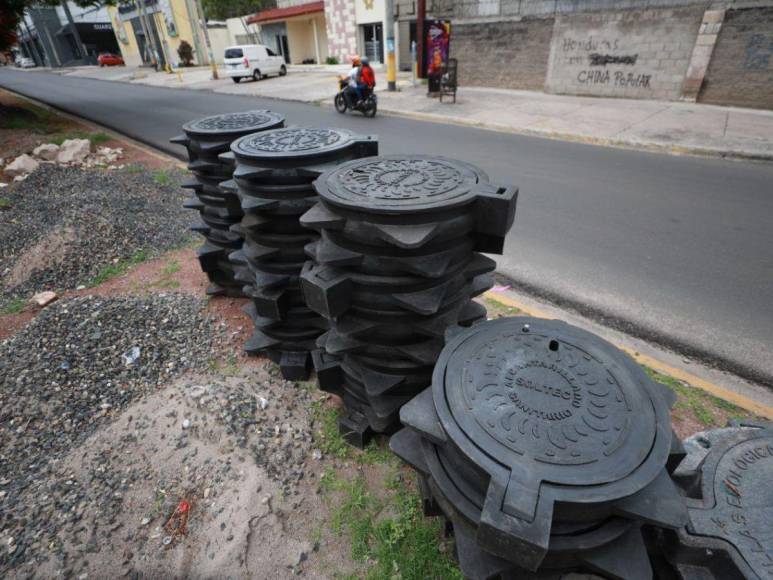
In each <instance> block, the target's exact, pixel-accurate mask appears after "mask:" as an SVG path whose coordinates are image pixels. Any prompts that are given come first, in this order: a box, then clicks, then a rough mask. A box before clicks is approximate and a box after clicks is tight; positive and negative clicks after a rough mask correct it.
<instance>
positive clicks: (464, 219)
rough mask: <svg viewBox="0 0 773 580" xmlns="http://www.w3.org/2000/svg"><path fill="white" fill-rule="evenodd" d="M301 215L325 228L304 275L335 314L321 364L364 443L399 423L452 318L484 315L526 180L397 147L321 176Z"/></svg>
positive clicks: (354, 434)
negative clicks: (484, 299) (497, 179)
mask: <svg viewBox="0 0 773 580" xmlns="http://www.w3.org/2000/svg"><path fill="white" fill-rule="evenodd" d="M314 185H315V188H316V190H317V192H318V193H319V195H320V202H319V203H318V204H317V205H315V206H314V207H313V208H312V209H311V210H309V211H308V213H306V214H305V215H304V216H303V217H302V218H301V223H302V224H303V225H304V226H306V227H309V228H313V229H315V230H317V231H319V232H320V238H319V240H317V241H316V242H314V243H312V244H310V245H309V246H308V247H307V253H308V255H309V256H310V257H311V258H312V260H313V262H311V263H308V264H307V265H306V267H305V268H304V272H303V275H302V277H301V284H302V286H303V292H304V296H305V299H306V303H307V305H308V306H309V308H311V309H312V310H314V311H316V312H318V313H320V314H322V315H323V316H324V317H325V318H326V319H327V320H328V321H329V323H330V330H329V331H328V332H326V333H325V334H324V335H322V336H321V337H320V339H319V340H318V341H317V344H318V345H319V347H320V349H321V350H320V351H319V352H317V353H315V360H314V366H315V368H316V370H317V376H318V381H319V385H320V388H322V389H323V390H325V391H328V392H331V393H335V394H337V395H339V396H341V397H342V398H343V400H344V404H345V407H346V412H345V414H344V415H343V416H342V417H341V419H340V421H339V423H340V427H341V432H342V433H343V434H344V436H345V437H346V438H347V440H348V441H349V442H350V443H352V444H354V445H357V446H362V445H364V444H365V443H366V441H367V439H368V438H369V437H370V436H371V435H372V434H373V433H374V432H389V431H390V430H392V429H394V428H395V427H397V426H398V425H399V415H398V414H399V409H400V407H401V406H402V405H403V404H405V403H406V402H407V401H408V400H410V399H411V398H412V397H413V396H414V395H416V393H418V392H420V391H421V390H423V389H424V388H425V387H426V386H428V385H429V384H430V381H431V377H432V369H433V367H434V365H435V361H436V359H437V357H438V355H439V354H440V351H441V349H442V347H443V344H444V335H445V332H446V330H447V329H448V328H449V327H454V326H456V325H459V324H461V325H470V324H472V323H474V322H476V321H478V320H481V319H485V315H486V310H485V308H484V307H482V306H481V305H480V304H477V303H475V302H473V301H472V300H471V299H472V297H474V296H476V295H478V294H481V293H482V292H484V291H485V290H487V289H488V288H490V287H491V285H492V283H493V281H492V278H491V276H490V275H489V272H491V271H492V270H494V267H495V262H494V261H493V260H491V259H489V258H487V257H485V256H483V255H482V254H480V253H478V252H488V253H501V252H502V248H503V245H504V238H505V235H506V234H507V232H508V230H509V229H510V227H511V225H512V223H513V218H514V216H515V203H516V198H517V189H515V188H502V187H498V186H496V185H493V184H491V183H489V181H488V177H487V176H486V174H485V173H483V172H482V171H481V170H480V169H477V168H476V167H473V166H471V165H468V164H466V163H462V162H459V161H454V160H450V159H445V158H440V157H430V156H421V155H415V156H405V155H394V156H384V157H378V158H373V159H361V160H357V161H352V162H349V163H346V164H344V165H341V166H339V167H337V168H336V169H334V170H332V171H330V172H327V173H325V174H323V175H322V176H321V177H320V178H319V179H318V180H317V181H316V182H315V184H314Z"/></svg>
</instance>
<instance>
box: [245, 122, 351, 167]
mask: <svg viewBox="0 0 773 580" xmlns="http://www.w3.org/2000/svg"><path fill="white" fill-rule="evenodd" d="M361 139H362V138H361V137H359V136H355V135H354V134H353V133H350V132H349V131H345V130H343V129H318V128H308V127H299V128H290V129H275V130H273V131H266V132H263V133H259V134H256V135H246V136H245V137H242V138H241V139H239V140H238V141H235V142H234V143H233V144H232V145H231V150H232V151H233V152H234V153H236V154H237V155H239V156H241V157H244V158H247V159H257V160H259V159H264V158H272V159H275V158H281V157H304V156H317V155H324V154H331V153H335V152H339V151H343V150H346V149H348V148H349V147H351V146H353V145H354V144H356V143H358V142H359V141H360V140H361Z"/></svg>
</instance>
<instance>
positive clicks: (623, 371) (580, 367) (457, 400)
mask: <svg viewBox="0 0 773 580" xmlns="http://www.w3.org/2000/svg"><path fill="white" fill-rule="evenodd" d="M649 385H650V383H649V379H648V377H647V376H646V375H645V374H644V372H643V370H641V369H640V368H639V367H638V366H637V365H635V364H633V363H632V362H630V360H629V359H628V357H627V356H626V355H625V354H623V353H622V352H621V351H619V350H618V349H616V348H615V347H613V346H612V345H610V344H609V343H607V342H606V341H604V340H602V339H601V338H599V337H597V336H595V335H592V334H590V333H588V332H585V331H582V330H580V329H578V328H574V327H572V326H569V325H567V324H565V323H563V322H560V321H549V320H542V319H534V318H523V317H517V318H502V319H498V320H494V321H489V322H487V323H483V324H480V325H478V326H475V327H473V328H471V329H470V330H468V331H465V332H463V333H462V334H460V335H459V336H457V338H456V339H454V340H453V341H452V342H451V343H449V344H448V345H447V346H446V348H445V349H444V350H443V352H442V353H441V356H440V359H439V361H438V364H437V366H436V369H435V374H434V377H433V398H434V401H435V407H436V410H437V413H438V416H439V418H440V421H441V424H442V426H443V429H444V430H445V432H446V433H447V434H448V436H449V438H450V439H452V440H453V441H454V443H455V444H456V445H457V446H459V448H460V449H461V450H462V452H463V453H464V454H465V455H466V456H467V457H469V458H470V459H471V460H472V461H474V462H475V463H476V464H478V465H480V466H483V467H484V469H485V468H486V466H487V465H488V466H490V467H491V469H492V470H497V469H501V468H504V469H505V470H507V471H510V472H511V475H510V477H511V478H514V479H518V480H521V481H522V484H523V485H525V486H527V487H530V488H532V489H533V488H534V487H535V486H539V483H540V482H549V483H553V484H557V485H562V486H591V485H602V484H607V483H615V482H618V481H620V480H622V479H624V478H626V477H628V476H630V475H631V474H633V473H634V472H635V471H636V470H637V469H638V468H639V467H640V466H641V465H642V464H643V463H644V462H645V461H647V460H648V456H650V455H651V452H652V450H653V446H654V445H655V442H656V434H657V432H658V423H659V422H662V421H664V420H665V421H668V420H669V419H668V417H669V415H668V406H667V404H666V403H665V402H664V401H663V400H662V399H661V398H660V397H659V396H657V395H656V394H653V392H652V391H651V390H650V386H649ZM658 445H659V446H662V445H670V439H668V438H666V439H665V440H664V438H663V437H660V441H659V442H658ZM652 455H656V456H657V455H662V453H652ZM492 462H493V464H492ZM661 467H662V466H661ZM647 483H649V480H645V481H642V482H641V485H640V487H643V486H644V485H646V484H647ZM557 489H558V491H555V494H556V495H555V499H556V500H560V498H561V497H562V496H561V493H562V491H561V490H562V488H557ZM565 489H566V491H567V494H568V493H569V492H570V488H569V487H567V488H565ZM610 499H612V498H611V497H610Z"/></svg>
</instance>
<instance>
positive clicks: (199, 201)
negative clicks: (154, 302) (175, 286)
mask: <svg viewBox="0 0 773 580" xmlns="http://www.w3.org/2000/svg"><path fill="white" fill-rule="evenodd" d="M284 122H285V119H284V117H283V116H282V115H280V114H279V113H274V112H272V111H245V112H243V113H226V114H222V115H213V116H211V117H205V118H203V119H198V120H195V121H190V122H189V123H186V124H185V125H183V131H185V134H184V135H180V136H179V137H175V138H174V139H172V140H171V141H172V143H177V144H179V145H184V146H185V148H186V149H187V150H188V160H189V163H188V169H190V171H191V172H192V173H193V179H192V180H191V181H189V182H187V183H185V184H184V185H183V187H184V188H186V189H191V190H193V192H194V194H195V196H194V197H192V198H191V199H189V200H188V201H187V202H185V204H184V207H186V208H188V209H195V210H197V211H198V212H199V214H200V216H201V220H202V223H201V224H199V225H196V226H194V227H193V228H191V229H193V230H194V231H197V232H199V233H201V234H202V235H203V236H204V238H205V239H206V242H205V243H204V245H203V246H201V247H200V248H199V249H198V251H197V254H198V258H199V263H200V264H201V268H202V270H204V272H205V273H206V274H207V277H208V278H209V281H210V285H209V288H207V294H210V295H221V294H226V295H229V296H241V295H242V283H241V282H239V281H237V280H236V279H235V278H236V269H237V268H236V267H235V266H234V264H232V263H231V262H230V261H229V260H228V254H230V253H231V252H233V251H234V250H238V249H239V248H241V247H242V242H243V240H242V237H241V236H240V235H239V234H238V233H236V232H233V231H231V229H230V228H231V226H232V225H234V224H238V223H239V222H240V221H241V219H242V215H243V214H242V209H241V205H240V203H239V198H238V197H237V196H236V195H234V194H233V193H232V192H229V191H224V190H223V189H221V188H220V187H219V185H220V182H221V181H225V180H227V179H230V178H231V173H232V172H233V166H232V164H231V163H229V162H227V161H223V160H221V159H219V157H218V156H219V155H220V154H221V153H225V152H227V151H228V148H229V146H230V145H231V143H232V142H233V141H234V140H235V139H238V138H239V137H242V136H244V135H248V134H250V133H255V132H256V131H265V130H268V129H276V128H279V127H283V126H284Z"/></svg>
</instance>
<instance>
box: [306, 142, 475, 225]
mask: <svg viewBox="0 0 773 580" xmlns="http://www.w3.org/2000/svg"><path fill="white" fill-rule="evenodd" d="M487 181H488V177H487V176H486V174H485V173H484V172H483V171H481V170H480V169H477V168H475V167H473V166H472V165H468V164H467V163H462V162H460V161H456V160H452V159H445V158H443V157H431V156H426V155H412V156H407V155H405V156H403V155H392V156H384V157H377V158H366V159H360V160H357V161H352V162H349V163H346V164H344V165H342V166H340V167H339V168H337V169H335V170H333V171H331V172H330V173H328V174H326V175H323V176H322V177H321V178H320V179H319V180H318V181H317V182H316V183H315V187H316V189H317V191H318V192H319V194H320V195H321V196H322V198H323V199H325V200H326V201H328V202H330V203H332V204H334V205H338V206H343V207H347V208H351V209H354V210H374V211H378V210H379V209H381V210H384V209H393V210H394V209H402V210H406V211H411V210H415V209H417V208H421V209H427V210H428V209H438V210H444V209H449V208H451V207H454V206H456V205H458V204H460V203H466V202H469V201H471V200H472V199H473V198H474V196H475V193H476V185H477V184H479V183H481V182H487Z"/></svg>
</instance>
